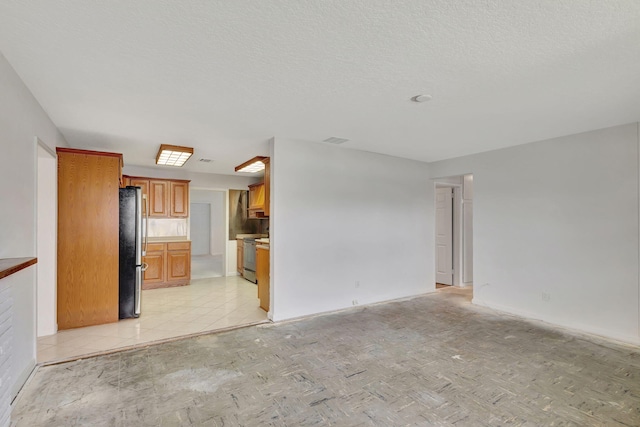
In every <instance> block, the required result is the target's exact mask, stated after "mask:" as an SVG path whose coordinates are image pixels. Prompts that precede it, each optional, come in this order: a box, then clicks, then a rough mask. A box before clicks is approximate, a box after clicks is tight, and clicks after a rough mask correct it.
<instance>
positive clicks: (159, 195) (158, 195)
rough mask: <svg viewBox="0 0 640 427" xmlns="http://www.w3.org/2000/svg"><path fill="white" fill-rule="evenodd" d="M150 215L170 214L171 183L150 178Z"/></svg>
mask: <svg viewBox="0 0 640 427" xmlns="http://www.w3.org/2000/svg"><path fill="white" fill-rule="evenodd" d="M147 198H148V201H149V217H161V218H164V217H168V216H169V183H168V182H167V181H159V180H157V179H150V180H149V193H148V195H147Z"/></svg>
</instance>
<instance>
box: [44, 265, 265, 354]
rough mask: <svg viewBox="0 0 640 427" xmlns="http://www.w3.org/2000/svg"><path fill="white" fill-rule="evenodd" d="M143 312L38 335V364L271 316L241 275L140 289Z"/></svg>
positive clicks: (255, 290)
mask: <svg viewBox="0 0 640 427" xmlns="http://www.w3.org/2000/svg"><path fill="white" fill-rule="evenodd" d="M141 311H142V314H141V316H140V317H139V318H137V319H124V320H121V321H119V322H117V323H110V324H106V325H98V326H89V327H85V328H78V329H70V330H65V331H60V332H58V333H57V334H55V335H49V336H45V337H40V338H38V344H37V345H38V349H37V350H38V354H37V360H38V363H46V362H54V361H61V360H68V359H74V358H77V357H78V356H85V355H90V354H96V353H101V352H105V351H109V350H114V349H119V348H127V347H133V346H137V345H142V344H145V343H149V342H153V341H161V340H167V339H171V338H175V337H179V336H185V335H191V334H197V333H202V332H207V331H213V330H219V329H225V328H229V327H233V326H240V325H245V324H252V323H258V322H264V321H267V313H266V312H265V311H264V310H262V309H261V308H260V307H258V298H257V288H256V285H255V284H253V283H251V282H248V281H246V280H244V279H242V278H241V277H238V276H231V277H216V278H210V279H198V280H193V281H192V282H191V285H189V286H182V287H177V288H165V289H152V290H146V291H142V310H141Z"/></svg>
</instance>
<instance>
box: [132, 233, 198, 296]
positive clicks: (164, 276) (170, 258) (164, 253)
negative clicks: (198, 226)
mask: <svg viewBox="0 0 640 427" xmlns="http://www.w3.org/2000/svg"><path fill="white" fill-rule="evenodd" d="M143 262H144V263H145V264H146V270H145V272H144V278H143V281H142V289H157V288H168V287H172V286H185V285H188V284H189V283H191V242H154V243H149V245H148V246H147V254H146V255H145V256H144V257H143Z"/></svg>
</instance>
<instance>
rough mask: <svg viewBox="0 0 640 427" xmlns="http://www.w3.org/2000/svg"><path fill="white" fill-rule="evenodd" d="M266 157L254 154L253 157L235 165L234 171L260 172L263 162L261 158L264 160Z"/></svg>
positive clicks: (262, 168)
mask: <svg viewBox="0 0 640 427" xmlns="http://www.w3.org/2000/svg"><path fill="white" fill-rule="evenodd" d="M266 158H267V157H262V156H256V157H254V158H253V159H251V160H249V161H247V162H244V163H243V164H241V165H238V166H236V169H235V170H236V172H248V173H254V172H260V171H261V170H264V162H263V160H265V159H266Z"/></svg>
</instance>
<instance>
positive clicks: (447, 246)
mask: <svg viewBox="0 0 640 427" xmlns="http://www.w3.org/2000/svg"><path fill="white" fill-rule="evenodd" d="M436 282H437V283H443V284H445V285H452V284H453V189H452V188H436Z"/></svg>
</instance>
